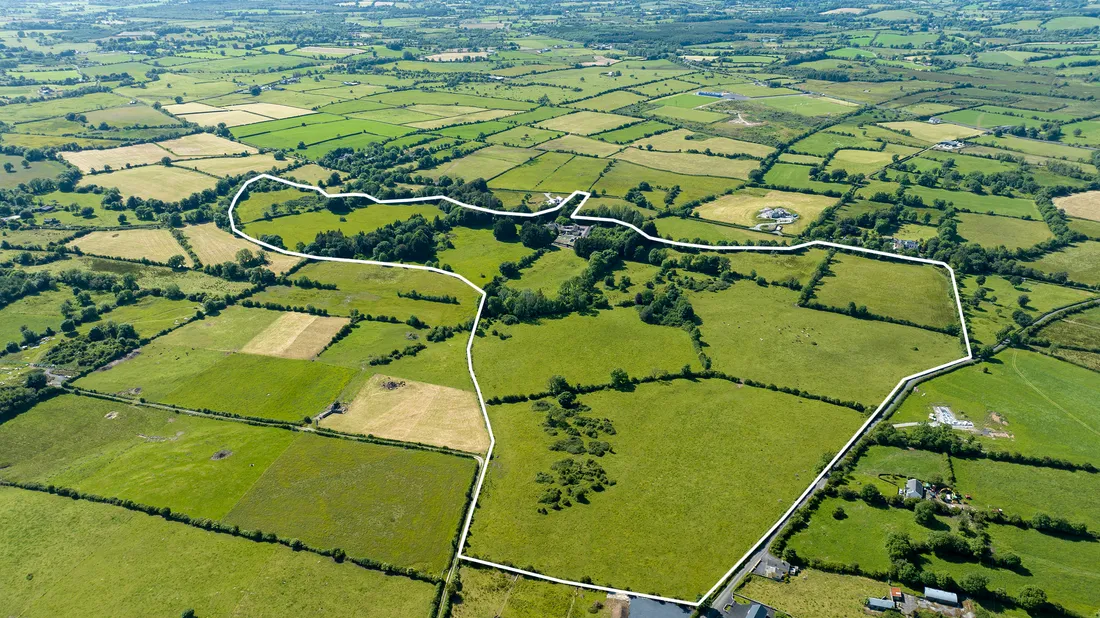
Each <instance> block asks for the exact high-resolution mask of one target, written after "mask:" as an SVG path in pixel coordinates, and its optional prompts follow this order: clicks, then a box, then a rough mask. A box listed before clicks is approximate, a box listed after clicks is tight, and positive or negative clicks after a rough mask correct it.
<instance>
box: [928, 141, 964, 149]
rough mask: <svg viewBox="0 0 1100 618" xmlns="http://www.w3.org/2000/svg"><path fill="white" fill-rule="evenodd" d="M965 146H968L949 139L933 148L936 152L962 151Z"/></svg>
mask: <svg viewBox="0 0 1100 618" xmlns="http://www.w3.org/2000/svg"><path fill="white" fill-rule="evenodd" d="M964 146H966V144H965V143H963V142H960V141H959V140H957V139H949V140H946V141H942V142H940V143H938V144H936V145H935V146H933V148H935V149H936V150H960V149H962V148H963V147H964Z"/></svg>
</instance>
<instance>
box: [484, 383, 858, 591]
mask: <svg viewBox="0 0 1100 618" xmlns="http://www.w3.org/2000/svg"><path fill="white" fill-rule="evenodd" d="M581 401H582V402H583V403H584V404H586V405H588V406H590V407H591V408H592V410H591V414H592V416H594V417H597V418H608V419H610V420H611V421H612V422H613V423H614V426H615V429H616V434H615V435H613V436H609V437H608V438H607V439H608V440H609V441H610V442H611V444H612V445H613V448H614V452H613V453H611V454H608V455H605V456H603V457H602V458H599V460H598V463H599V464H600V465H601V466H603V467H604V468H605V469H606V470H607V475H608V477H609V478H611V479H613V480H615V481H616V483H615V485H613V486H610V487H607V488H606V489H605V490H604V491H602V492H596V493H592V494H590V497H589V498H588V502H589V503H578V504H574V505H573V506H570V507H567V508H564V509H563V510H560V511H551V512H550V513H549V514H548V515H540V514H539V513H537V512H536V506H537V505H538V496H539V494H541V493H542V491H543V486H541V485H539V484H538V483H535V482H534V478H535V475H536V473H537V472H539V471H543V470H547V469H549V466H550V464H551V463H553V462H555V461H558V460H560V459H561V458H562V456H563V453H560V452H554V451H551V450H549V449H548V448H547V447H548V446H549V445H550V443H551V442H553V438H552V437H550V436H548V435H547V433H546V432H545V431H544V429H543V428H542V420H543V416H544V415H543V414H540V413H533V412H532V411H531V404H530V403H520V404H513V405H502V406H492V407H490V409H489V414H490V417H491V419H492V423H493V428H494V431H495V432H496V434H497V436H498V439H499V441H498V443H497V455H496V458H495V460H496V464H495V467H494V468H493V470H492V471H490V473H489V475H488V477H487V479H486V486H485V489H484V490H483V492H482V496H481V499H480V501H479V502H480V507H479V508H478V511H477V512H476V513H475V515H474V524H473V527H472V528H471V535H470V549H469V553H470V554H471V555H473V556H476V557H480V558H483V559H490V560H496V561H500V560H507V561H510V562H513V563H515V564H521V565H531V566H533V567H534V568H535V569H536V570H538V571H540V572H545V573H554V574H555V575H557V576H559V577H567V578H569V579H582V578H583V577H586V576H587V577H591V578H592V581H593V583H596V584H602V585H615V586H620V587H630V588H631V589H633V590H638V591H642V592H649V593H660V594H664V595H672V596H677V597H679V598H688V599H691V598H695V597H696V595H699V594H701V593H703V592H705V590H706V589H707V588H708V587H709V586H710V585H711V584H712V583H713V582H714V581H715V580H716V579H717V578H718V577H719V576H720V575H721V574H722V573H723V572H724V571H725V569H726V568H728V565H729V556H730V555H731V554H733V555H740V554H741V553H742V551H743V550H744V549H746V548H747V547H748V546H749V545H750V544H751V543H753V542H754V541H756V539H757V538H758V537H759V535H760V534H761V533H762V532H763V531H764V530H766V529H767V527H768V526H770V525H771V523H772V522H773V521H774V520H775V518H776V517H777V516H778V515H779V514H780V513H782V512H783V511H785V510H786V509H787V507H788V506H789V504H790V503H791V501H792V500H793V499H794V497H796V496H797V495H798V494H799V493H800V492H801V491H802V490H803V489H804V488H805V486H806V485H807V484H808V483H809V480H810V479H812V477H813V474H814V472H813V470H814V468H813V467H814V465H815V464H816V462H817V459H818V458H819V457H820V455H821V453H822V452H823V451H826V450H828V449H829V448H835V447H836V445H839V444H841V443H842V442H843V441H844V440H845V439H847V437H848V436H849V435H850V433H851V431H852V430H854V428H855V427H856V426H858V425H859V423H860V415H858V414H857V413H855V412H853V411H851V410H847V409H844V408H838V407H835V406H830V405H828V404H822V403H818V402H812V401H808V400H801V399H798V398H795V397H792V396H789V395H784V394H780V393H774V392H770V391H767V390H764V389H756V388H738V386H737V385H735V384H731V383H729V382H725V381H718V380H705V381H700V382H694V381H684V380H677V381H673V382H666V383H655V384H644V385H640V386H638V387H637V389H636V390H634V391H633V392H617V391H604V392H600V393H595V394H592V395H585V396H582V398H581ZM731 411H735V413H731ZM780 411H781V412H780ZM790 423H796V424H798V425H800V426H804V427H814V428H815V430H814V431H813V432H790V431H786V430H785V429H784V428H786V427H789V426H790ZM810 435H813V436H814V437H813V439H812V440H810V439H809V436H810ZM779 452H782V453H784V454H783V455H782V456H778V455H777V454H778V453H779ZM689 453H690V457H689V456H688V454H689ZM761 461H766V462H768V463H767V465H760V462H761ZM653 479H661V482H660V483H654V482H652V481H653ZM765 486H766V487H767V488H768V489H767V490H766V491H762V490H761V489H760V488H761V487H765ZM670 504H691V505H692V508H690V509H689V508H683V509H681V508H665V507H666V506H667V505H670ZM661 505H664V506H661ZM674 556H684V557H685V558H684V559H687V558H686V557H687V556H690V557H691V558H690V560H691V562H692V564H693V565H694V566H693V568H691V569H676V570H674V571H667V570H665V569H662V568H660V566H659V565H661V564H665V563H667V561H668V560H669V559H672V557H674ZM627 557H629V559H626V558H627Z"/></svg>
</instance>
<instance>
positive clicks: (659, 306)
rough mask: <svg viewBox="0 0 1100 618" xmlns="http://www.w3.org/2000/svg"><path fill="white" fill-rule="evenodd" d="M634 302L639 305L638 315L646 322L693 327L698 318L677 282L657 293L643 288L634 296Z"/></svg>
mask: <svg viewBox="0 0 1100 618" xmlns="http://www.w3.org/2000/svg"><path fill="white" fill-rule="evenodd" d="M634 303H635V304H636V305H638V316H639V317H641V318H642V321H643V322H645V323H646V324H660V325H662V326H680V327H683V326H688V327H692V326H695V322H696V320H697V318H696V317H695V310H694V309H693V308H692V306H691V302H689V301H688V299H687V295H685V294H684V293H683V292H682V291H680V288H679V286H677V285H676V284H675V283H670V284H669V285H666V286H665V287H664V288H662V289H660V290H657V292H656V293H654V292H653V290H649V289H646V290H643V291H642V292H639V293H638V294H637V295H636V296H635V297H634Z"/></svg>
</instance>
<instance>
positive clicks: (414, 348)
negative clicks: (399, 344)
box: [367, 341, 428, 365]
mask: <svg viewBox="0 0 1100 618" xmlns="http://www.w3.org/2000/svg"><path fill="white" fill-rule="evenodd" d="M426 349H428V346H426V345H424V344H423V343H420V342H419V341H417V342H416V343H412V344H410V345H407V346H405V347H404V348H402V349H400V350H393V351H391V352H390V353H389V354H386V355H384V356H372V357H371V358H370V359H369V360H368V361H367V362H368V363H369V364H370V365H388V364H390V363H392V362H393V361H395V360H398V359H400V358H404V357H406V356H416V355H417V354H419V353H420V351H421V350H426Z"/></svg>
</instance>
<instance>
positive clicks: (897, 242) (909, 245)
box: [886, 238, 920, 251]
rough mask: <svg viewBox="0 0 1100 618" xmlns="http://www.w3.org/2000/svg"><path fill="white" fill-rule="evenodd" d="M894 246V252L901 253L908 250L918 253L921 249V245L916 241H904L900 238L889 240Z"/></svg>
mask: <svg viewBox="0 0 1100 618" xmlns="http://www.w3.org/2000/svg"><path fill="white" fill-rule="evenodd" d="M886 240H889V241H890V242H891V244H893V246H894V251H901V250H902V249H907V250H910V251H916V250H917V249H919V248H920V243H918V242H917V241H915V240H902V239H900V238H887V239H886Z"/></svg>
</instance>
